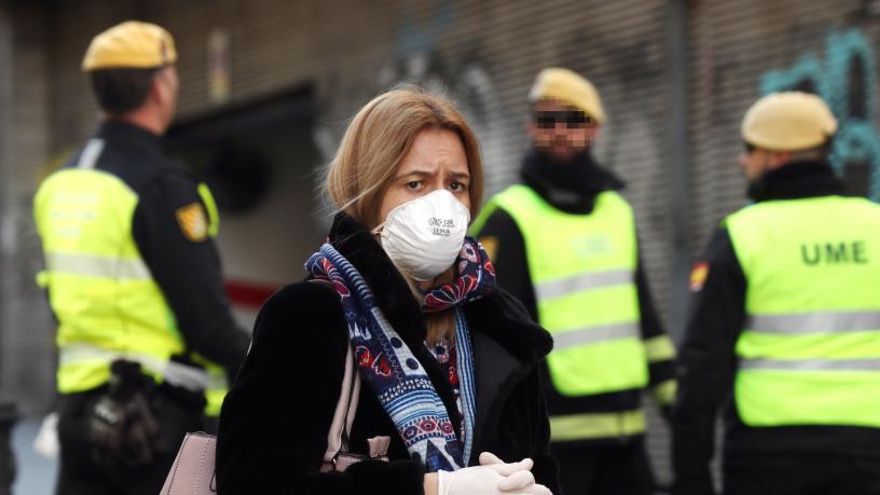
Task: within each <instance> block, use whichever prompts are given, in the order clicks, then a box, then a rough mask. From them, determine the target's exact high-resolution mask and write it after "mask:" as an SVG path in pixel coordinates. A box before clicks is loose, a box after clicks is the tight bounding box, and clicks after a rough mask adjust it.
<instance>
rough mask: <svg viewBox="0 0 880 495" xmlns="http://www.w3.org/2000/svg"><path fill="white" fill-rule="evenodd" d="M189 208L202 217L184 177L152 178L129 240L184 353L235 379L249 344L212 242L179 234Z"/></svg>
mask: <svg viewBox="0 0 880 495" xmlns="http://www.w3.org/2000/svg"><path fill="white" fill-rule="evenodd" d="M194 204H196V205H199V206H200V207H201V208H202V212H205V211H206V210H205V205H204V204H203V203H202V202H201V199H200V197H199V194H198V191H197V189H196V184H195V182H194V181H193V180H192V179H191V178H190V177H189V176H188V175H186V174H185V173H183V172H178V171H176V170H175V171H169V172H166V173H162V174H159V175H157V176H156V177H155V178H154V179H152V180H151V181H150V182H149V183H148V184H146V186H145V187H144V189H143V190H142V191H141V193H140V195H139V200H138V205H137V208H136V209H135V213H134V220H133V235H134V239H135V241H136V242H137V245H138V249H140V252H141V256H143V258H144V261H145V262H146V264H147V266H148V267H149V269H150V272H151V274H152V275H153V278H154V279H155V280H156V283H158V284H159V287H160V288H161V289H162V293H163V295H164V296H165V299H166V300H167V301H168V304H169V305H170V306H171V309H172V311H173V312H174V316H175V318H176V320H177V326H178V329H179V330H180V333H181V335H182V336H183V339H184V341H185V343H186V346H187V348H188V350H189V351H194V352H197V353H199V354H200V355H202V356H204V357H205V358H207V359H209V360H211V361H212V362H214V363H217V364H219V365H220V366H223V367H224V368H225V369H226V371H227V373H228V374H230V375H234V374H235V372H236V371H237V370H238V367H239V366H240V365H241V362H242V360H243V359H244V354H245V351H246V350H247V346H248V343H249V340H250V339H249V337H248V335H247V333H245V332H244V331H243V330H241V329H240V328H239V327H238V325H237V324H236V323H235V320H234V319H233V316H232V312H231V310H230V306H229V301H228V300H227V296H226V292H225V290H224V288H223V278H222V275H221V273H220V258H219V255H218V253H217V249H216V247H215V245H214V242H213V241H212V240H211V239H210V237H208V236H205V238H204V239H199V238H197V239H196V240H191V238H190V237H188V236H187V235H186V234H185V233H184V227H182V224H181V222H182V221H183V220H182V219H180V218H179V217H180V212H181V211H182V209H186V208H187V207H190V210H183V211H190V212H192V211H193V210H192V208H191V207H192V205H194Z"/></svg>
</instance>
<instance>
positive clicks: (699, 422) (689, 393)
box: [673, 162, 880, 495]
mask: <svg viewBox="0 0 880 495" xmlns="http://www.w3.org/2000/svg"><path fill="white" fill-rule="evenodd" d="M840 194H844V186H843V184H842V183H841V181H840V180H839V179H838V178H837V177H836V176H835V175H834V172H833V170H832V169H831V167H830V166H829V165H828V164H827V163H823V162H819V163H813V162H804V163H797V164H790V165H787V166H785V167H782V168H779V169H777V170H775V171H773V172H770V173H768V174H767V175H766V176H765V177H764V179H763V180H762V181H760V182H759V183H757V184H755V185H754V186H752V187H751V188H750V190H749V195H750V196H751V197H752V199H753V200H755V201H769V200H781V199H798V198H810V197H819V196H828V195H840ZM704 262H706V263H708V270H709V271H708V276H707V277H706V279H705V282H704V283H703V284H697V285H695V286H693V287H692V291H693V295H692V300H691V308H690V311H691V313H690V318H689V323H688V327H687V332H686V334H685V339H684V342H683V344H682V349H681V353H680V358H679V362H680V370H681V375H680V377H679V394H678V397H677V399H676V405H675V412H674V414H673V451H674V459H673V466H674V469H675V474H676V486H675V490H674V493H676V494H677V495H684V494H708V493H713V490H712V485H711V478H710V474H709V461H710V460H711V458H712V456H713V454H714V437H715V419H716V414H717V412H718V410H719V409H720V408H721V406H722V405H724V404H727V407H726V408H725V437H724V461H725V463H749V462H750V458H752V459H754V458H756V456H755V454H775V455H779V456H781V457H784V456H786V455H787V454H793V453H805V454H809V453H815V454H841V455H852V456H863V455H869V456H873V457H877V462H880V430H878V429H876V428H857V427H842V426H841V427H836V426H797V427H795V426H790V427H772V428H771V427H762V428H750V427H748V426H746V425H744V424H743V423H742V421H741V420H740V419H739V417H738V416H737V413H736V408H735V407H734V404H733V402H732V398H731V390H732V386H733V379H734V375H735V373H736V367H737V364H736V354H735V347H736V342H737V340H738V338H739V335H740V332H741V331H742V329H743V324H744V322H745V318H746V312H745V298H746V290H747V289H748V284H747V282H746V278H745V275H744V273H743V270H742V268H741V267H740V264H739V261H738V260H737V258H736V254H735V252H734V250H733V245H732V244H731V241H730V237H729V235H728V233H727V229H725V228H724V227H721V228H719V229H718V230H717V231H716V232H715V234H714V236H713V237H712V240H711V241H710V243H709V247H708V249H707V251H706V254H705V258H704ZM878 392H880V391H878ZM757 458H759V459H760V458H761V457H757ZM751 462H756V461H755V460H751Z"/></svg>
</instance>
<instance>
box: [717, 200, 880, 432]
mask: <svg viewBox="0 0 880 495" xmlns="http://www.w3.org/2000/svg"><path fill="white" fill-rule="evenodd" d="M725 224H726V226H727V229H728V232H729V235H730V239H731V242H732V243H733V248H734V251H735V252H736V257H737V259H738V260H739V264H740V265H741V266H742V270H743V273H744V274H745V277H746V280H747V283H748V285H747V287H748V289H747V293H746V308H745V309H746V313H747V320H746V324H745V328H744V329H743V331H742V334H741V336H740V337H739V340H738V342H737V344H736V354H737V356H738V358H739V365H738V371H737V374H736V381H735V388H734V393H735V395H734V396H735V402H736V407H737V410H738V412H739V416H740V418H741V419H742V421H743V422H744V423H745V424H746V425H749V426H787V425H852V426H869V427H880V393H878V391H880V205H876V204H874V203H871V202H870V201H868V200H866V199H862V198H847V197H841V196H824V197H818V198H805V199H796V200H781V201H767V202H762V203H758V204H755V205H752V206H749V207H747V208H744V209H742V210H740V211H739V212H736V213H734V214H733V215H731V216H729V217H728V218H727V219H726V220H725Z"/></svg>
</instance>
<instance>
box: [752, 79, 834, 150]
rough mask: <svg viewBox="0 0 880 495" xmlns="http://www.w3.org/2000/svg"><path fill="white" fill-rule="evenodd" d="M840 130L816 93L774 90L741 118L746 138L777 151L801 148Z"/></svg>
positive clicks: (820, 142)
mask: <svg viewBox="0 0 880 495" xmlns="http://www.w3.org/2000/svg"><path fill="white" fill-rule="evenodd" d="M836 131H837V120H836V119H835V118H834V115H832V114H831V110H830V109H829V108H828V105H826V104H825V102H824V101H822V99H821V98H819V97H818V96H816V95H814V94H810V93H802V92H800V91H786V92H782V93H773V94H770V95H767V96H765V97H763V98H761V99H760V100H758V101H757V102H756V103H755V104H754V105H752V106H751V108H749V110H748V111H747V112H746V116H745V118H743V122H742V137H743V139H744V140H745V141H746V142H747V143H749V144H751V145H754V146H758V147H760V148H764V149H768V150H775V151H798V150H805V149H808V148H814V147H816V146H819V145H821V144H822V143H824V142H826V141H827V140H828V138H830V137H831V136H832V135H834V133H835V132H836Z"/></svg>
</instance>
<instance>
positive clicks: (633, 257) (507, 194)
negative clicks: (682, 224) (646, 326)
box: [474, 185, 648, 397]
mask: <svg viewBox="0 0 880 495" xmlns="http://www.w3.org/2000/svg"><path fill="white" fill-rule="evenodd" d="M495 208H502V209H503V210H504V211H506V212H507V213H508V214H510V216H511V217H513V219H514V221H516V224H517V226H518V227H519V230H520V232H521V233H522V236H523V239H524V241H525V248H526V257H527V260H528V265H529V274H530V276H531V280H532V283H533V286H534V289H535V297H536V301H537V306H538V318H539V323H540V324H541V325H542V326H543V327H544V328H546V329H547V330H548V331H549V332H550V333H551V335H552V336H553V341H554V348H553V352H551V353H550V355H549V356H548V358H547V363H548V367H549V368H550V375H551V379H552V382H553V385H554V387H555V388H556V389H557V390H558V391H559V393H560V394H562V395H565V396H570V397H577V396H585V395H594V394H600V393H605V392H615V391H621V390H629V389H633V388H641V387H644V386H645V385H646V384H647V383H648V370H647V363H646V354H645V346H644V344H643V343H642V339H641V333H640V312H639V303H638V295H637V291H636V285H635V270H636V264H637V260H638V254H637V246H636V237H635V221H634V218H633V213H632V209H631V208H630V206H629V204H628V203H627V202H626V201H625V200H624V199H623V198H622V197H621V196H620V195H619V194H617V193H616V192H612V191H606V192H603V193H600V194H599V195H598V196H597V197H596V202H595V207H594V210H593V212H592V213H591V214H590V215H575V214H568V213H565V212H562V211H560V210H558V209H556V208H554V207H553V206H551V205H550V204H549V203H547V202H546V201H545V200H544V199H543V198H542V197H541V196H540V195H538V194H537V193H536V192H535V191H533V190H532V189H531V188H529V187H527V186H524V185H514V186H512V187H510V188H508V189H507V190H505V191H503V192H502V193H500V194H498V195H496V196H495V197H493V198H492V199H491V200H490V201H489V202H488V204H487V205H486V207H485V208H484V210H483V212H482V213H481V215H480V217H479V218H478V219H477V221H475V222H474V230H475V231H479V229H480V228H482V225H483V223H484V222H485V219H487V218H488V216H489V215H491V213H492V212H493V211H494V210H495Z"/></svg>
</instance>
